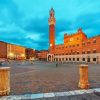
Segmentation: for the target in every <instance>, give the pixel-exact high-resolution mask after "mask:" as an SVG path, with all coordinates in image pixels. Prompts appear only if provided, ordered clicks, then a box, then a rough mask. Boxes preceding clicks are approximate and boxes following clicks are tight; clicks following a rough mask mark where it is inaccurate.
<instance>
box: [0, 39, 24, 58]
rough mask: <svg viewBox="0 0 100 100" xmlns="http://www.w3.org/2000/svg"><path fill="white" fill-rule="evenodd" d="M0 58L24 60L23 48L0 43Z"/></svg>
mask: <svg viewBox="0 0 100 100" xmlns="http://www.w3.org/2000/svg"><path fill="white" fill-rule="evenodd" d="M0 58H6V59H25V58H26V56H25V48H24V47H22V46H18V45H14V44H10V43H6V42H3V41H0Z"/></svg>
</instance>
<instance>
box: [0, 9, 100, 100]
mask: <svg viewBox="0 0 100 100" xmlns="http://www.w3.org/2000/svg"><path fill="white" fill-rule="evenodd" d="M55 15H56V10H55V9H54V8H50V9H49V11H48V20H47V22H48V29H47V30H48V33H47V34H48V36H47V37H46V38H48V40H49V41H48V44H49V47H48V49H46V50H44V49H43V50H37V49H35V48H34V49H33V48H28V47H25V46H23V45H18V44H13V43H10V42H6V41H2V40H0V100H100V35H96V36H93V37H91V38H89V37H88V36H87V35H86V33H85V32H84V30H83V29H82V28H81V26H80V27H79V28H78V29H77V30H76V32H75V33H72V34H69V33H64V36H63V43H62V44H60V43H59V44H56V42H55V41H56V22H57V20H56V16H55ZM59 16H60V15H59ZM57 34H59V33H57ZM41 45H43V44H41Z"/></svg>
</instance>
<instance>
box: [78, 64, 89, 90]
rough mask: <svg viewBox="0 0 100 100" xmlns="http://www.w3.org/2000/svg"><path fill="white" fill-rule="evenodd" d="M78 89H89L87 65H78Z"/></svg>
mask: <svg viewBox="0 0 100 100" xmlns="http://www.w3.org/2000/svg"><path fill="white" fill-rule="evenodd" d="M79 74H80V79H79V85H78V86H79V87H80V88H81V89H88V88H89V81H88V65H83V64H82V65H80V68H79Z"/></svg>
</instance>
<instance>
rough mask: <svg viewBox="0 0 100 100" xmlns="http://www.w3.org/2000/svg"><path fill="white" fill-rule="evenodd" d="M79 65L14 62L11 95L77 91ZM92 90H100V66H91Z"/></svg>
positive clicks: (11, 65) (12, 64) (90, 79)
mask: <svg viewBox="0 0 100 100" xmlns="http://www.w3.org/2000/svg"><path fill="white" fill-rule="evenodd" d="M79 65H80V64H78V63H75V64H73V63H72V64H71V63H65V64H59V65H58V67H56V63H48V62H40V61H36V62H34V64H30V63H29V62H28V61H26V62H24V64H19V63H18V62H14V63H11V64H6V65H5V66H10V67H11V77H10V79H11V82H10V85H11V93H10V94H31V93H48V92H66V91H71V90H77V89H79V88H78V82H79ZM89 83H90V88H98V87H99V88H100V64H89Z"/></svg>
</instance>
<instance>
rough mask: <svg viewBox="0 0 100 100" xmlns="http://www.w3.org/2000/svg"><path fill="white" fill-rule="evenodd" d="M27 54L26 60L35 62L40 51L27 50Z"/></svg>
mask: <svg viewBox="0 0 100 100" xmlns="http://www.w3.org/2000/svg"><path fill="white" fill-rule="evenodd" d="M25 53H26V59H32V60H35V59H36V58H37V53H38V51H37V50H35V49H31V48H26V50H25Z"/></svg>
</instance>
